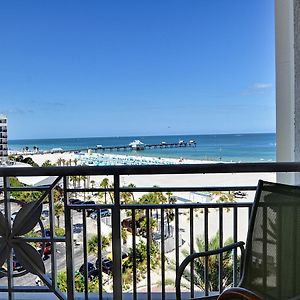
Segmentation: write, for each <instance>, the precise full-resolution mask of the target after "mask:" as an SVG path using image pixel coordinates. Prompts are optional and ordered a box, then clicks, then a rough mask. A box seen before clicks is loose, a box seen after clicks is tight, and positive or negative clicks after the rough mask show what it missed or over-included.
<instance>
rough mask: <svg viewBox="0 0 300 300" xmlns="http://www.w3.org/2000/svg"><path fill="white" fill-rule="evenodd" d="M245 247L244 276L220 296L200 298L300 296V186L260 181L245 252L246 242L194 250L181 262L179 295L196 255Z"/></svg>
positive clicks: (279, 298)
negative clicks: (212, 248)
mask: <svg viewBox="0 0 300 300" xmlns="http://www.w3.org/2000/svg"><path fill="white" fill-rule="evenodd" d="M237 247H241V249H242V257H241V280H240V282H239V284H238V286H237V287H233V288H229V289H227V290H225V291H224V292H223V293H222V294H221V295H219V296H214V297H212V296H210V297H203V298H200V299H218V300H228V299H248V300H262V299H264V300H266V299H267V300H285V299H290V300H296V299H300V187H297V186H289V185H284V184H277V183H270V182H264V181H261V180H260V181H259V183H258V186H257V190H256V195H255V200H254V203H253V206H252V210H251V217H250V223H249V228H248V235H247V243H246V250H245V253H244V251H243V243H242V242H239V243H235V244H233V245H229V246H227V247H223V248H221V249H218V250H211V251H208V252H202V253H194V254H192V255H190V256H188V257H187V258H186V259H185V260H184V261H183V262H182V264H181V265H180V267H179V270H178V274H177V276H176V299H177V300H181V290H180V283H181V277H182V275H183V272H184V269H185V267H186V266H187V265H188V264H189V263H190V262H191V261H192V260H194V259H195V258H199V257H208V256H210V255H216V254H219V253H222V252H225V251H228V250H231V249H235V248H237Z"/></svg>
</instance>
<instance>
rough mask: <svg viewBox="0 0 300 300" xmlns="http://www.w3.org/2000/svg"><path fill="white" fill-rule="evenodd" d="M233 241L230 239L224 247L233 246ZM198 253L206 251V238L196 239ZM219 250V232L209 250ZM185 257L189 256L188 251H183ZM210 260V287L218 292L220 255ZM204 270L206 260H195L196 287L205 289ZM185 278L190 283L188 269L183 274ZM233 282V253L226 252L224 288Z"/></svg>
mask: <svg viewBox="0 0 300 300" xmlns="http://www.w3.org/2000/svg"><path fill="white" fill-rule="evenodd" d="M232 243H233V239H232V238H229V239H227V240H226V241H225V243H224V246H226V245H229V244H232ZM196 247H197V250H196V252H203V251H204V250H205V241H204V237H203V236H200V237H197V238H196ZM218 248H219V232H217V233H216V234H215V235H214V236H212V237H211V239H210V240H209V243H208V250H215V249H218ZM182 254H183V255H184V256H188V255H189V254H190V253H189V251H188V250H187V249H184V250H182ZM207 259H208V267H209V272H208V285H209V288H208V289H209V291H217V290H218V289H219V259H218V255H213V256H210V257H208V258H207ZM204 269H205V258H204V257H200V258H199V259H195V260H194V283H195V285H196V286H198V287H199V288H201V289H202V290H204V289H205V278H204ZM183 277H184V278H185V279H186V280H188V281H190V278H191V274H190V271H189V270H188V269H186V270H185V272H184V273H183ZM232 282H233V263H232V255H231V251H228V252H225V253H224V254H223V278H222V285H223V287H228V286H229V285H230V284H231V283H232Z"/></svg>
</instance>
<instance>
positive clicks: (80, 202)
mask: <svg viewBox="0 0 300 300" xmlns="http://www.w3.org/2000/svg"><path fill="white" fill-rule="evenodd" d="M69 202H70V204H76V205H78V204H79V205H80V204H83V203H84V202H83V201H82V200H80V199H76V198H71V199H69ZM76 211H78V212H80V211H81V209H80V208H77V209H76Z"/></svg>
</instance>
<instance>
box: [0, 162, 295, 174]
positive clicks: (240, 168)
mask: <svg viewBox="0 0 300 300" xmlns="http://www.w3.org/2000/svg"><path fill="white" fill-rule="evenodd" d="M299 171H300V162H268V163H261V162H257V163H209V164H207V163H205V164H183V165H142V166H68V167H66V166H64V167H1V168H0V176H57V175H60V176H72V175H147V174H148V175H151V174H196V173H200V174H201V173H203V174H207V173H251V172H253V173H264V172H299Z"/></svg>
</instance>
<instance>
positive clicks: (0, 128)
mask: <svg viewBox="0 0 300 300" xmlns="http://www.w3.org/2000/svg"><path fill="white" fill-rule="evenodd" d="M7 159H8V148H7V117H6V116H4V115H2V114H0V164H1V163H4V162H6V161H7Z"/></svg>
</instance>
